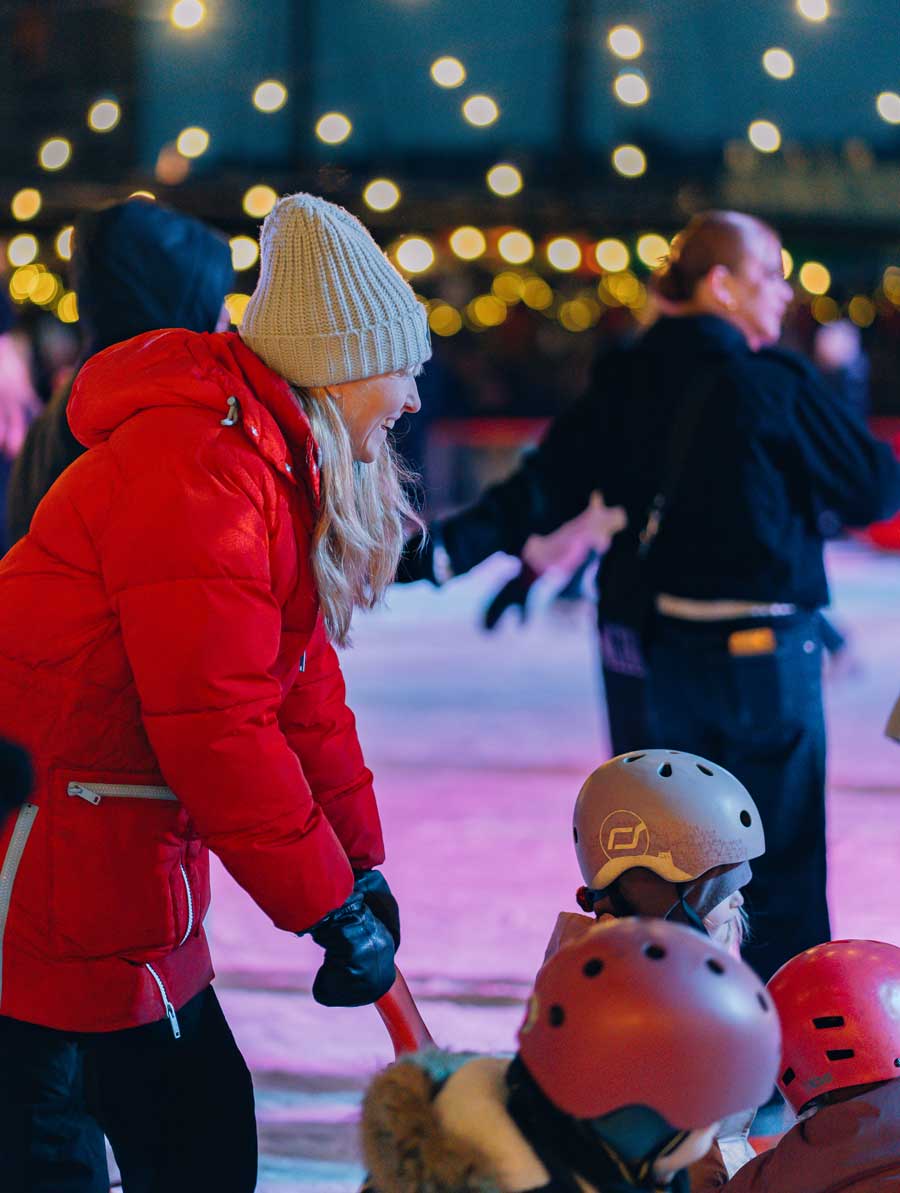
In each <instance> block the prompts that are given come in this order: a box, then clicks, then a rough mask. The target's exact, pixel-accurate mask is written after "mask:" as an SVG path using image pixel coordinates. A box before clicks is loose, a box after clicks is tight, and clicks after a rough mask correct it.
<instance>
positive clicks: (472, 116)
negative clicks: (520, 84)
mask: <svg viewBox="0 0 900 1193" xmlns="http://www.w3.org/2000/svg"><path fill="white" fill-rule="evenodd" d="M462 114H463V116H465V118H466V120H468V122H469V124H474V125H475V127H476V128H487V127H488V125H491V124H493V123H494V121H495V120H496V119H497V117H498V116H499V115H500V109H499V108H498V107H497V104H496V102H495V101H494V100H493V99H491V97H490V96H489V95H470V96H469V98H468V99H467V100H466V101H465V103H464V104H463V106H462Z"/></svg>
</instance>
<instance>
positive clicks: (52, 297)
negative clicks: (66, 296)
mask: <svg viewBox="0 0 900 1193" xmlns="http://www.w3.org/2000/svg"><path fill="white" fill-rule="evenodd" d="M62 288H63V286H62V282H61V281H60V280H59V278H58V277H57V276H56V274H55V273H48V272H46V271H45V272H44V273H42V274H41V275H40V277H39V278H38V281H37V285H36V286H35V287H34V289H33V290H32V291H31V293H30V294H29V295H28V297H29V298H30V299H31V301H32V302H33V303H34V304H35V306H39V307H46V306H50V304H51V303H53V302H55V301H56V299H57V298H58V297H59V294H60V293H61V291H62Z"/></svg>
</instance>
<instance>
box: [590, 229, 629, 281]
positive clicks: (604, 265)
mask: <svg viewBox="0 0 900 1193" xmlns="http://www.w3.org/2000/svg"><path fill="white" fill-rule="evenodd" d="M594 257H595V259H596V261H597V264H598V265H599V266H600V268H601V269H605V270H606V272H607V273H619V272H620V270H623V269H627V268H628V262H629V260H630V253H629V252H628V248H627V246H626V245H625V244H624V243H623V242H622V241H621V240H617V239H616V238H615V237H607V239H606V240H601V241H599V242H598V243H597V245H596V247H595V248H594Z"/></svg>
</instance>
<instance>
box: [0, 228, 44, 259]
mask: <svg viewBox="0 0 900 1193" xmlns="http://www.w3.org/2000/svg"><path fill="white" fill-rule="evenodd" d="M38 247H39V246H38V242H37V237H36V236H32V235H31V233H30V232H21V233H20V234H19V235H18V236H14V237H13V238H12V240H11V241H10V242H9V244H8V245H7V246H6V259H7V260H8V261H9V263H10V265H30V264H31V263H32V261H33V260H34V259H35V257H36V256H37V255H38Z"/></svg>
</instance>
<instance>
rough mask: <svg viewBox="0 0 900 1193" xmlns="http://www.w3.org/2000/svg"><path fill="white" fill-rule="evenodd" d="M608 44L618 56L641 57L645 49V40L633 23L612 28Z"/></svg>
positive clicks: (607, 40)
mask: <svg viewBox="0 0 900 1193" xmlns="http://www.w3.org/2000/svg"><path fill="white" fill-rule="evenodd" d="M606 44H607V45H608V46H609V48H610V49H611V50H612V52H613V53H614V54H615V55H616V57H617V58H625V59H626V60H630V59H632V58H639V57H640V56H641V54H642V52H643V49H644V40H643V38H642V37H641V35H640V33H638V31H637V29H635V28H634V27H633V26H631V25H616V27H615V28H614V29H610V31H609V36H608V37H607V39H606Z"/></svg>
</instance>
